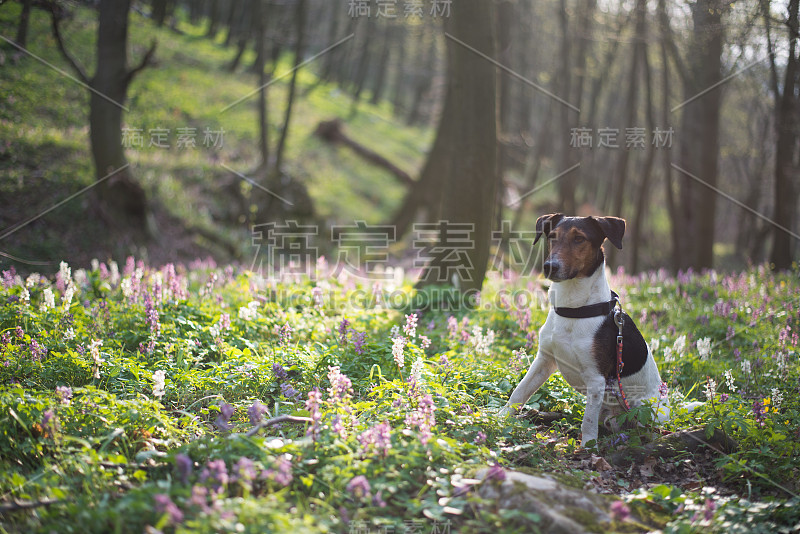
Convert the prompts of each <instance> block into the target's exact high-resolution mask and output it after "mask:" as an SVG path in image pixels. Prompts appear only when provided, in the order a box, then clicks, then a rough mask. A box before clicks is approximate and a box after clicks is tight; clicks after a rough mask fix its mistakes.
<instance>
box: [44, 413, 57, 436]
mask: <svg viewBox="0 0 800 534" xmlns="http://www.w3.org/2000/svg"><path fill="white" fill-rule="evenodd" d="M57 425H58V422H57V421H56V413H55V412H54V411H53V410H47V411H46V412H44V414H42V428H43V429H44V433H45V435H47V436H52V435H53V434H54V433H55V431H56V429H57Z"/></svg>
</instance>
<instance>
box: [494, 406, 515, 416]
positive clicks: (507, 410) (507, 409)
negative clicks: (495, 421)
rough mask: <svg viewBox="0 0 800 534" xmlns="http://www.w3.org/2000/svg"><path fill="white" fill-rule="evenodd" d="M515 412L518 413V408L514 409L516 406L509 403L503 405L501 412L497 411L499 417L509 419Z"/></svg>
mask: <svg viewBox="0 0 800 534" xmlns="http://www.w3.org/2000/svg"><path fill="white" fill-rule="evenodd" d="M515 413H516V410H514V407H513V406H508V405H506V406H503V407H502V408H501V409H500V411H499V412H497V417H498V418H499V419H508V418H509V417H511V416H512V415H514V414H515Z"/></svg>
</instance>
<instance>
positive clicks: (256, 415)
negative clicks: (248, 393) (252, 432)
mask: <svg viewBox="0 0 800 534" xmlns="http://www.w3.org/2000/svg"><path fill="white" fill-rule="evenodd" d="M265 413H267V407H266V406H264V405H263V404H261V402H260V401H259V400H258V399H256V400H254V401H253V404H252V405H251V406H250V407H249V408H248V409H247V417H248V419H250V424H251V425H253V426H255V425H257V424H258V423H260V422H261V420H262V419H263V418H264V414H265Z"/></svg>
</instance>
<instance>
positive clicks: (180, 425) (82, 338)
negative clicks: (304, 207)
mask: <svg viewBox="0 0 800 534" xmlns="http://www.w3.org/2000/svg"><path fill="white" fill-rule="evenodd" d="M335 267H336V266H335V265H333V264H327V263H326V262H324V261H322V260H321V261H320V262H319V263H318V264H317V267H316V269H314V270H313V272H310V273H308V276H305V275H291V276H287V277H284V278H283V279H282V280H273V281H270V282H267V281H265V280H264V279H262V278H260V277H259V276H258V275H256V274H255V273H252V272H250V271H246V270H245V271H243V270H240V269H238V268H232V267H224V268H222V267H219V268H218V267H216V266H214V265H213V264H209V263H203V262H199V261H196V262H194V263H193V264H192V265H190V266H188V267H184V266H181V265H178V266H175V267H173V266H172V264H169V265H167V266H165V267H162V268H151V267H149V266H148V265H146V264H145V263H143V262H136V261H134V260H133V258H131V259H130V260H129V261H128V262H127V263H126V264H125V265H124V266H117V265H116V264H111V265H108V264H105V263H99V264H95V265H93V266H92V268H91V269H78V268H77V266H76V268H75V270H74V271H72V270H71V269H70V268H69V267H67V266H66V265H64V266H62V268H61V270H60V272H59V274H58V275H57V276H56V277H55V278H54V279H47V278H43V277H37V276H32V277H28V278H26V279H23V278H21V277H19V276H16V275H14V274H13V273H11V272H6V273H4V283H3V289H0V335H2V344H0V361H2V365H0V495H2V498H1V499H0V510H1V511H2V515H1V516H0V518H1V519H0V531H6V532H34V531H36V532H49V531H52V530H57V531H59V532H73V531H81V532H108V531H118V532H142V531H149V532H153V530H152V529H156V530H160V531H164V532H172V531H175V532H185V531H200V532H221V531H236V532H240V531H247V532H265V531H270V532H277V531H289V530H291V531H293V532H294V531H297V532H304V531H308V532H325V531H333V532H386V531H394V532H415V531H416V532H444V531H447V532H486V531H487V530H489V529H492V530H497V531H498V532H517V531H518V532H536V531H543V532H548V531H551V529H552V528H554V527H553V523H552V522H551V521H552V518H550V517H549V515H548V514H549V513H550V511H551V510H562V512H563V514H564V515H565V516H567V517H569V518H570V520H571V521H575V522H576V524H577V525H580V528H583V529H584V530H585V531H588V532H599V531H604V532H645V531H655V530H661V531H664V532H701V531H702V532H720V533H728V532H765V533H766V532H791V531H793V530H796V529H797V525H798V522H800V499H798V497H797V492H798V491H799V490H800V487H798V480H800V477H798V475H800V473H798V465H800V462H799V461H798V460H800V445H799V444H800V400H798V399H800V395H798V385H799V384H800V380H799V379H800V366H798V363H797V362H798V359H797V355H798V345H800V342H798V336H797V327H798V323H799V322H800V314H798V298H799V297H800V284H798V282H797V273H793V274H785V275H775V274H772V273H771V272H769V271H768V270H767V269H765V268H762V267H759V268H753V269H750V270H748V271H746V272H742V273H739V274H731V275H724V276H723V275H718V274H716V273H713V272H709V273H705V274H703V275H696V274H687V275H681V276H680V277H678V278H672V277H669V276H667V275H666V274H664V273H648V274H644V275H640V276H636V277H629V276H625V275H623V274H617V275H612V276H611V284H612V287H614V288H615V290H616V291H617V292H618V293H620V295H621V297H622V302H623V303H624V305H625V307H626V309H627V310H628V312H629V313H631V314H632V316H633V317H634V318H636V320H637V322H638V323H639V326H640V328H641V330H642V332H643V334H644V336H645V338H646V339H647V340H648V341H649V343H650V345H651V347H652V348H653V352H654V355H655V358H656V361H657V362H658V365H659V368H660V370H661V376H662V378H663V379H664V380H665V382H666V383H667V385H668V387H669V396H670V403H671V406H672V408H673V417H672V419H671V420H670V421H669V422H668V423H666V424H663V425H661V426H658V425H656V424H655V423H653V422H652V411H651V407H650V406H645V407H642V408H636V409H634V410H632V411H631V412H628V416H629V417H632V418H635V419H636V421H638V424H635V425H633V426H632V428H630V429H628V430H626V431H625V432H624V434H605V435H601V437H600V438H599V440H598V443H596V444H595V446H594V447H591V448H590V449H589V450H586V449H581V448H580V446H579V445H580V421H581V418H582V416H583V407H584V398H583V396H582V395H580V394H579V393H577V392H576V391H575V390H574V389H572V388H571V387H570V386H568V385H567V384H566V383H565V382H564V380H563V378H561V376H560V374H558V373H556V374H555V375H554V376H552V377H551V378H550V379H549V380H548V381H547V382H546V383H545V385H544V386H543V387H542V388H541V389H540V390H539V391H537V392H536V393H535V394H534V396H533V397H532V398H531V400H530V401H529V402H528V404H527V406H526V408H525V411H524V413H523V414H522V415H520V416H519V417H517V418H510V419H500V418H498V417H497V411H498V409H499V408H500V407H501V406H502V405H503V404H504V403H505V402H506V400H507V399H508V396H509V394H510V392H511V390H512V389H513V388H514V386H515V385H516V384H517V383H518V382H519V380H520V379H521V377H522V376H523V374H524V373H525V370H526V368H527V366H528V364H529V362H530V359H531V357H532V356H531V355H532V354H534V353H535V350H536V346H537V338H536V330H537V329H538V327H539V326H540V325H541V324H542V322H543V321H544V319H545V317H546V313H547V311H546V308H545V307H544V306H543V305H542V304H541V303H542V298H543V296H544V293H543V292H542V287H541V285H540V280H538V279H536V278H531V277H522V278H519V277H512V278H503V277H502V276H500V274H499V273H492V274H491V275H490V277H489V280H488V281H487V283H486V286H485V288H484V291H483V293H482V298H481V305H480V306H479V307H477V308H474V309H471V310H468V309H465V308H463V307H461V308H458V307H456V308H453V307H452V306H451V307H450V309H446V307H445V308H444V309H443V308H442V307H441V306H440V304H443V303H448V302H450V301H449V300H448V299H446V298H437V297H436V295H435V294H434V293H430V292H429V293H419V292H417V291H415V290H414V289H413V288H412V286H411V285H409V284H408V283H407V282H403V281H402V279H400V281H399V282H398V280H397V279H395V280H394V281H385V282H383V283H378V284H377V285H376V284H375V281H374V280H370V279H367V278H361V277H359V276H355V275H353V274H350V275H347V274H346V273H345V274H341V273H339V274H335V270H336V269H335ZM440 297H441V295H440ZM422 301H427V303H428V304H427V305H419V306H418V304H419V303H420V302H422ZM390 303H392V304H391V305H390ZM403 303H405V305H404V304H403ZM450 303H451V302H450ZM451 304H452V303H451ZM415 310H417V311H416V312H415ZM685 400H700V401H702V402H703V405H702V406H701V407H700V408H698V409H697V410H695V411H694V412H692V413H687V412H686V410H682V409H680V408H678V407H679V406H680V405H681V403H682V402H684V401H685ZM281 416H290V417H293V418H295V419H293V420H292V419H289V420H287V419H286V418H285V417H283V418H282V419H280V420H278V421H272V418H275V417H281ZM267 420H269V421H270V422H269V423H266V421H267ZM273 423H278V424H273ZM696 429H699V430H700V432H699V433H696V434H694V435H695V436H696V437H695V438H693V439H694V440H696V441H697V443H693V442H688V443H685V442H684V443H683V445H679V446H677V447H673V448H672V449H671V450H655V449H653V448H652V447H653V445H654V444H655V443H659V442H661V441H663V439H664V436H661V435H662V434H663V435H667V436H670V435H673V433H676V432H684V431H691V430H696ZM715 432H716V434H721V435H723V436H724V437H725V439H723V440H720V439H718V437H717V436H715V435H714V434H715ZM697 436H699V437H697ZM728 440H732V441H733V443H734V444H735V445H734V446H732V447H730V448H727V449H724V450H723V449H722V447H727V446H728V445H730V442H729V441H728ZM721 443H724V444H726V445H721ZM707 444H710V445H708V446H707ZM486 468H488V469H489V471H488V473H489V474H487V475H481V473H485V471H482V470H485V469H486ZM526 475H535V476H538V477H544V478H545V479H547V480H550V481H555V482H546V481H545V482H541V479H535V480H539V482H535V483H534V486H535V485H536V484H538V485H541V484H554V483H558V484H559V486H557V487H558V488H560V489H558V492H559V493H558V495H562V497H558V498H556V497H553V496H552V495H555V494H554V493H553V492H551V491H548V492H545V493H544V494H542V493H537V492H536V491H535V488H534V489H532V490H530V491H529V492H528V493H525V497H524V499H523V500H522V501H519V499H518V497H517V500H515V495H519V494H518V493H514V492H519V491H523V492H524V491H527V490H525V489H524V487H522V486H515V485H514V484H513V483H511V482H510V481H511V480H512V477H519V476H526ZM481 477H485V480H482V478H481ZM504 480H508V482H504ZM492 488H494V489H492ZM502 488H506V489H505V490H503V489H502ZM503 491H505V493H503ZM497 492H500V493H497ZM564 492H568V495H570V497H568V498H567V497H563V495H564V494H565V493H564ZM576 495H577V496H576ZM537 499H538V500H537ZM547 499H549V500H547ZM541 502H545V503H546V505H544V506H546V507H545V508H541V507H539V508H536V506H534V504H535V503H541ZM578 502H583V503H584V504H585V503H586V502H593V503H594V505H587V506H588V507H589V510H590V511H587V510H586V509H583V508H580V509H579V508H577V506H578V505H577V504H576V503H578ZM538 506H542V505H541V504H540V505H538ZM574 528H577V527H574ZM148 529H150V530H148ZM414 529H416V530H414ZM573 531H574V532H578V531H580V530H579V529H578V530H573Z"/></svg>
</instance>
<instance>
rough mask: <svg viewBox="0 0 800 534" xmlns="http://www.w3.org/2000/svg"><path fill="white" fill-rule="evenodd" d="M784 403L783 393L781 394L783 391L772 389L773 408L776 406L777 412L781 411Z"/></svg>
mask: <svg viewBox="0 0 800 534" xmlns="http://www.w3.org/2000/svg"><path fill="white" fill-rule="evenodd" d="M782 402H783V393H781V390H779V389H778V388H772V406H774V407H775V409H776V410H780V409H781V403H782Z"/></svg>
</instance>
